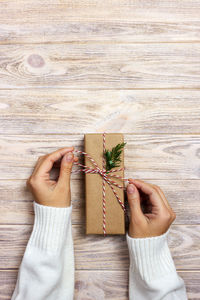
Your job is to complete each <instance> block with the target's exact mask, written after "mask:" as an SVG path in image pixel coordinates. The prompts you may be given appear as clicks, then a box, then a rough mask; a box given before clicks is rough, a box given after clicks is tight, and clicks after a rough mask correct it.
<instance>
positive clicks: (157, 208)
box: [127, 178, 176, 238]
mask: <svg viewBox="0 0 200 300" xmlns="http://www.w3.org/2000/svg"><path fill="white" fill-rule="evenodd" d="M127 197H128V202H129V207H130V224H129V232H128V234H129V236H130V237H132V238H145V237H153V236H159V235H162V234H163V233H165V232H166V231H167V230H168V228H169V227H170V225H171V224H172V222H173V221H174V220H175V218H176V215H175V213H174V211H173V210H172V208H171V207H170V205H169V203H168V201H167V199H166V198H165V195H164V193H163V191H162V190H161V189H160V187H158V186H156V185H153V184H149V183H146V182H144V181H142V180H136V179H131V178H130V179H129V184H128V186H127ZM142 207H143V209H142Z"/></svg>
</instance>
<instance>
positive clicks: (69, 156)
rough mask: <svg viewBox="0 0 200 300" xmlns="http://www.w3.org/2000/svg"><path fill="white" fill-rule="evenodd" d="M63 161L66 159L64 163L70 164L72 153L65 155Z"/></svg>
mask: <svg viewBox="0 0 200 300" xmlns="http://www.w3.org/2000/svg"><path fill="white" fill-rule="evenodd" d="M65 159H66V161H68V162H71V161H72V159H73V155H72V153H70V152H69V153H67V154H66V155H65Z"/></svg>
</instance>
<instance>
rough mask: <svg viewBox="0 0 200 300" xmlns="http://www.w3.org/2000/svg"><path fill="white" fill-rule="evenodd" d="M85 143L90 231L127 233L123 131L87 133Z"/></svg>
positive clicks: (88, 232) (87, 212) (87, 231)
mask: <svg viewBox="0 0 200 300" xmlns="http://www.w3.org/2000/svg"><path fill="white" fill-rule="evenodd" d="M84 145H85V153H84V154H85V166H87V168H86V169H85V196H86V197H85V201H86V234H104V235H106V234H125V207H124V181H123V178H124V145H125V143H124V138H123V134H120V133H103V134H102V133H94V134H93V133H91V134H85V136H84Z"/></svg>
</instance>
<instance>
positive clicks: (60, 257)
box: [11, 202, 187, 300]
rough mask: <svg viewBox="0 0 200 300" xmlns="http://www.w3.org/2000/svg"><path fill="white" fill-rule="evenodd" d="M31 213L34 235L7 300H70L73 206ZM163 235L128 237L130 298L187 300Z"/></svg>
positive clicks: (38, 208)
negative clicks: (32, 215)
mask: <svg viewBox="0 0 200 300" xmlns="http://www.w3.org/2000/svg"><path fill="white" fill-rule="evenodd" d="M34 210H35V222H34V227H33V231H32V234H31V236H30V239H29V242H28V245H27V247H26V251H25V253H24V256H23V259H22V263H21V266H20V269H19V273H18V279H17V283H16V287H15V290H14V293H13V296H12V299H11V300H72V299H74V245H73V239H72V227H71V212H72V206H70V207H66V208H56V207H49V206H43V205H39V204H37V203H36V202H34ZM167 234H168V232H167V233H165V234H163V235H161V236H158V237H152V238H138V239H134V238H131V237H130V236H129V235H128V233H126V240H127V244H128V249H129V255H130V268H129V299H131V300H160V299H165V300H175V299H180V300H185V299H187V296H186V291H185V286H184V282H183V280H182V279H181V278H180V277H179V276H178V275H177V273H176V269H175V266H174V262H173V260H172V257H171V254H170V251H169V248H168V245H167V239H166V237H167ZM115 299H116V300H117V299H118V298H117V295H116V297H115ZM99 300H103V299H100V298H99Z"/></svg>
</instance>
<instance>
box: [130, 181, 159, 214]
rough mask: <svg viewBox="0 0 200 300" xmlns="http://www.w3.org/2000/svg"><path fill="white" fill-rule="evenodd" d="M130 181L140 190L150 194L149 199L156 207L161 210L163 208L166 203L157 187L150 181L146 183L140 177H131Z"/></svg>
mask: <svg viewBox="0 0 200 300" xmlns="http://www.w3.org/2000/svg"><path fill="white" fill-rule="evenodd" d="M129 182H130V183H133V184H134V185H135V186H136V187H137V188H138V189H139V190H141V191H142V192H143V193H144V194H146V195H148V196H149V200H150V202H151V204H152V205H153V206H154V207H157V208H158V209H159V210H163V208H164V207H165V204H164V202H163V200H162V198H161V196H160V194H159V193H158V191H157V190H156V189H154V188H153V186H152V185H151V184H149V183H146V182H144V181H142V180H139V179H131V178H130V179H129Z"/></svg>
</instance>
